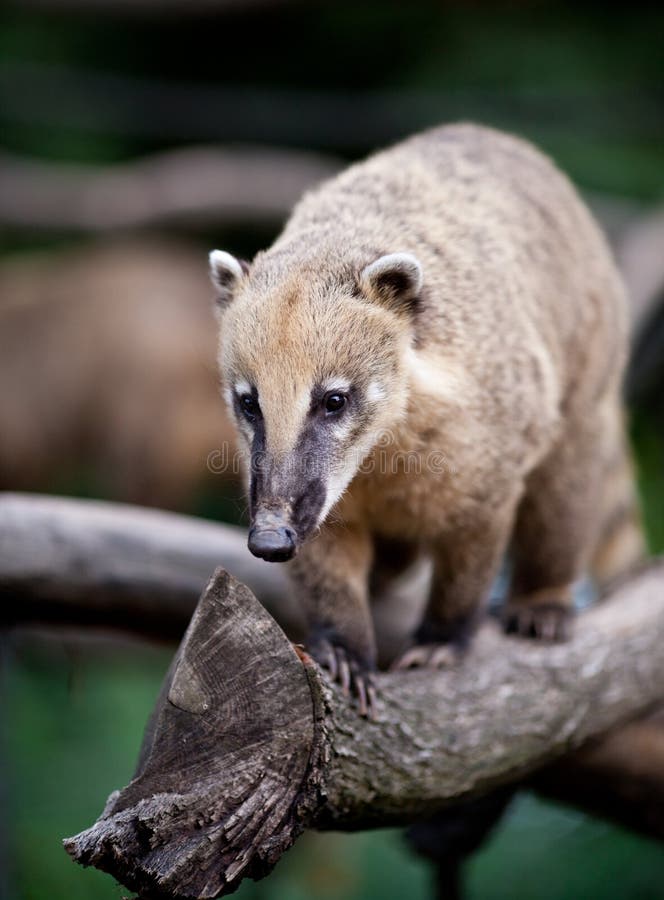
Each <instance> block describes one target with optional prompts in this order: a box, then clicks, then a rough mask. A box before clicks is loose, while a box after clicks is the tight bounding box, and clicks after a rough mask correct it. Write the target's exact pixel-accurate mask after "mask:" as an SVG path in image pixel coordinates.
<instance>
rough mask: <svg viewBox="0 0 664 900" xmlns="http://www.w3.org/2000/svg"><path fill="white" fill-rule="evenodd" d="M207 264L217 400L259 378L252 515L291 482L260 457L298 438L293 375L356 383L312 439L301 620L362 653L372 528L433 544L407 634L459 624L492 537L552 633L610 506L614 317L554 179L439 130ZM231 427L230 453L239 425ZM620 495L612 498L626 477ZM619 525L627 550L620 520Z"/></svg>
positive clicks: (619, 319)
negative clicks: (216, 267)
mask: <svg viewBox="0 0 664 900" xmlns="http://www.w3.org/2000/svg"><path fill="white" fill-rule="evenodd" d="M393 253H406V254H412V256H414V257H416V259H417V260H418V261H419V263H420V265H421V269H422V272H423V278H424V281H423V287H422V289H421V291H419V292H418V297H417V298H416V301H417V302H414V300H413V298H411V297H409V298H407V299H408V302H403V303H402V304H401V305H400V304H399V297H400V295H401V293H402V287H403V285H402V283H401V282H403V284H404V285H405V289H406V291H407V289H408V285H409V282H408V278H407V277H406V276H403V273H402V272H401V271H396V274H395V276H394V278H392V279H391V281H390V283H387V282H385V283H380V284H378V283H377V282H376V281H375V280H374V281H372V280H371V278H370V277H369V275H368V274H367V272H368V269H367V267H368V266H370V265H371V264H372V263H373V262H374V261H376V260H377V259H379V258H380V257H382V256H384V255H385V254H393ZM222 268H223V267H222ZM224 272H225V274H222V275H221V276H220V277H221V282H220V284H221V287H220V296H221V299H222V301H223V304H222V305H223V309H224V311H223V334H222V341H221V353H220V360H221V368H222V373H223V378H224V382H225V384H226V388H227V391H228V393H229V396H230V395H231V394H232V391H233V389H234V385H235V384H237V383H240V384H244V385H245V386H246V385H250V386H251V387H252V389H255V390H256V392H257V395H256V396H257V397H258V401H259V402H260V408H261V415H262V421H263V424H264V432H265V433H264V447H263V449H264V451H265V452H266V453H267V456H268V457H269V459H270V466H271V467H272V468H271V472H272V475H271V476H270V477H272V479H273V480H272V481H270V484H271V485H272V487H271V488H270V489H269V491H268V489H267V488H265V490H266V492H267V493H266V495H265V497H260V496H259V497H257V498H255V499H256V503H255V505H256V509H258V510H259V512H260V508H261V503H264V504H265V505H267V506H269V507H270V509H272V511H273V512H274V510H276V509H279V510H280V511H281V512H280V515H282V516H283V521H284V522H286V521H290V519H289V516H291V517H292V506H293V502H292V497H293V496H295V494H294V493H293V492H296V491H297V489H298V488H297V483H296V482H294V481H291V482H288V481H287V480H284V477H285V476H284V477H282V478H281V481H279V479H278V478H277V475H275V472H277V470H279V472H281V468H280V466H283V459H284V458H289V459H291V461H292V458H293V456H297V449H296V448H297V446H298V440H301V437H300V436H301V434H302V433H303V428H304V427H305V425H306V422H307V421H308V420H307V416H311V415H312V414H311V412H310V411H308V410H309V402H310V401H309V396H310V390H311V387H312V385H313V384H314V383H316V382H321V381H326V380H327V379H332V381H334V379H335V378H339V376H341V377H343V378H344V379H346V380H347V382H348V383H352V384H353V385H354V386H355V388H356V389H357V394H358V396H359V397H360V398H361V399H362V403H361V404H360V408H361V413H360V412H359V411H357V410H355V411H354V412H353V411H351V412H349V413H348V418H347V420H346V421H347V427H346V429H345V430H344V429H341V427H340V428H339V429H338V430H337V431H333V430H331V431H329V436H328V438H326V439H325V440H323V439H322V438H321V439H320V441H319V443H318V444H316V446H317V447H319V448H320V449H319V454H320V455H322V456H323V457H324V458H325V461H326V463H328V464H334V465H335V466H336V474H335V475H333V476H330V477H329V478H328V480H327V481H326V482H325V486H326V490H327V497H328V500H327V501H326V505H325V506H324V508H323V511H322V512H323V515H322V520H321V521H320V522H319V526H320V527H319V530H318V532H317V533H316V534H315V536H313V537H309V538H308V539H307V540H306V542H304V543H303V544H302V546H301V547H300V548H299V552H298V555H297V557H296V558H295V559H294V561H293V562H292V563H290V564H289V565H290V568H291V572H292V574H293V578H294V581H295V584H296V586H297V587H298V588H299V590H300V593H301V596H302V600H303V603H304V604H305V608H306V609H307V610H308V612H309V614H310V618H311V624H312V629H314V631H315V630H316V629H318V630H319V631H320V630H321V629H322V630H323V631H324V632H325V633H326V634H328V635H330V634H331V635H332V640H333V642H337V643H340V644H341V645H343V646H344V647H345V648H346V650H348V651H350V652H351V653H352V654H353V655H354V657H355V658H357V659H358V660H361V661H362V662H363V663H364V664H366V665H369V666H370V665H371V664H372V663H373V660H374V656H375V648H374V640H373V634H372V629H371V625H370V619H369V614H368V608H369V607H368V602H369V597H368V585H369V575H370V573H371V571H372V566H373V565H374V545H375V542H376V539H377V538H380V540H381V541H383V542H384V541H385V540H397V541H399V542H401V543H405V544H409V545H411V547H413V548H415V549H416V550H417V551H418V552H423V553H427V554H430V555H431V556H432V558H433V561H434V576H433V581H432V589H431V596H430V601H429V608H428V612H427V615H426V618H425V621H424V623H423V626H422V628H421V629H420V631H419V633H418V639H419V640H420V641H421V642H424V643H426V644H429V643H431V644H434V643H436V642H440V641H459V640H463V638H464V636H466V635H467V634H468V633H469V631H470V629H471V626H472V624H473V622H474V621H475V619H476V613H477V610H478V608H479V607H480V605H481V603H482V601H483V599H484V598H485V597H486V595H487V592H488V590H489V587H490V585H491V583H492V581H493V579H494V577H495V575H496V571H497V568H498V566H499V563H500V560H501V558H502V557H503V555H504V553H505V551H506V550H507V549H508V544H509V542H510V539H511V538H513V541H512V543H513V552H514V579H513V595H512V599H511V601H510V604H509V606H508V613H507V618H508V620H509V621H511V622H512V624H513V625H514V627H516V629H517V630H520V631H522V632H524V633H528V632H531V633H535V634H536V635H537V636H541V637H560V636H562V627H561V622H562V618H563V613H564V611H565V609H566V608H567V607H568V606H569V602H570V599H569V598H570V585H571V584H572V582H573V581H574V580H575V579H576V578H577V576H578V575H579V574H580V572H581V571H582V569H583V568H584V567H585V566H586V565H587V564H588V563H589V561H590V558H591V555H592V553H593V549H594V546H595V544H596V542H597V538H598V534H599V531H600V528H601V524H602V521H606V520H607V516H608V513H607V512H606V510H603V509H602V496H603V492H604V490H605V486H606V484H607V478H610V477H611V476H610V474H609V469H610V466H611V463H610V460H611V458H612V457H613V458H615V457H616V455H618V456H620V457H621V458H624V449H623V448H624V438H623V434H622V427H618V426H617V425H616V423H617V421H618V418H619V406H620V400H619V390H620V382H621V376H622V372H623V367H624V363H625V356H626V337H627V317H626V309H625V298H624V292H623V287H622V284H621V282H620V279H619V277H618V275H617V273H616V270H615V267H614V265H613V262H612V260H611V258H610V254H609V251H608V249H607V246H606V243H605V241H604V239H603V237H602V235H601V234H600V232H599V230H598V228H597V226H596V225H595V223H594V221H593V220H592V218H591V216H590V214H589V213H588V211H587V210H586V208H585V207H584V205H583V204H582V203H581V202H580V200H579V198H578V196H577V194H576V193H575V191H574V189H573V188H572V186H571V184H570V182H569V181H568V180H567V179H566V178H565V176H564V175H562V174H561V172H560V171H558V169H556V168H555V167H554V166H553V164H552V163H551V162H550V161H549V160H548V159H547V158H546V157H544V156H543V155H542V154H541V153H539V152H538V151H537V150H535V149H534V148H533V147H531V146H530V145H528V144H527V143H525V142H523V141H521V140H518V139H516V138H514V137H510V136H507V135H504V134H501V133H499V132H496V131H493V130H490V129H487V128H482V127H479V126H475V125H466V124H462V125H453V126H447V127H443V128H438V129H435V130H432V131H429V132H426V133H424V134H421V135H418V136H415V137H414V138H412V139H410V140H408V141H405V142H404V143H401V144H399V145H397V146H395V147H393V148H391V149H388V150H386V151H384V152H382V153H379V154H377V155H375V156H373V157H371V158H370V159H368V160H367V161H366V162H363V163H360V164H358V165H355V166H352V167H351V168H350V169H348V170H347V171H346V172H344V173H343V174H341V175H340V176H338V177H337V178H335V179H333V180H331V181H329V182H326V183H325V184H323V185H322V186H321V187H320V188H318V189H317V190H314V191H312V192H311V193H309V194H307V195H306V196H305V197H304V198H303V200H302V201H301V202H300V203H299V204H298V206H297V207H296V209H295V211H294V212H293V214H292V216H291V218H290V220H289V222H288V223H287V225H286V227H285V229H284V231H283V233H282V234H281V236H280V237H279V239H278V240H277V241H276V243H275V244H274V245H273V247H272V248H270V249H269V250H268V251H266V252H264V253H261V254H259V255H258V256H257V257H256V259H255V261H254V263H253V265H252V266H251V269H250V271H249V274H242V276H239V275H238V277H237V279H235V280H234V281H233V283H232V284H231V285H230V286H229V284H228V281H227V279H226V276H227V274H228V273H227V271H226V270H224ZM402 299H403V298H402ZM231 300H232V302H230V301H231ZM413 306H414V307H415V308H414V309H413ZM353 417H354V418H353ZM239 425H240V430H241V432H242V433H243V435H244V438H245V448H246V451H247V455H249V451H250V447H251V445H252V441H254V447H255V446H256V444H255V438H254V436H253V431H252V426H251V425H250V424H249V423H247V422H246V421H244V420H243V419H242V416H239ZM312 427H313V426H312ZM317 427H318V426H317ZM323 428H324V426H323V425H321V426H320V429H323ZM384 432H388V433H389V439H387V440H384V439H381V437H380V435H381V434H382V433H384ZM316 433H319V432H316ZM320 433H321V434H323V433H324V432H323V431H322V430H321V431H320ZM350 450H356V451H357V454H356V457H355V461H354V462H353V463H352V464H351V463H348V464H347V465H346V468H345V469H344V472H343V473H342V474H339V470H340V469H341V468H343V463H342V461H343V460H345V459H346V458H347V454H348V452H349V451H350ZM432 454H433V456H434V457H435V459H436V464H435V465H433V464H432ZM277 458H279V459H281V460H282V462H281V463H280V462H276V461H275V460H277ZM360 459H363V460H364V465H363V466H362V469H361V470H360V471H357V467H358V464H359V461H360ZM418 459H419V461H420V466H419V470H418V471H416V472H414V471H413V469H417V468H418V467H417V465H416V464H417V461H418ZM367 469H370V470H371V471H366V470H367ZM623 474H624V469H623ZM275 479H276V480H275ZM266 484H267V482H266ZM275 484H280V485H281V487H280V488H277V487H274V485H275ZM294 485H295V486H294ZM344 488H345V490H344ZM289 491H290V492H291V494H290V495H289V496H290V497H291V499H290V500H289V499H288V497H287V496H286V494H288V492H289ZM617 493H618V495H619V497H618V499H617V501H616V502H617V503H625V502H626V500H629V501H630V502H631V498H632V488H631V481H630V479H629V478H624V477H623V479H622V481H621V484H620V487H619V490H618V491H617ZM267 494H269V496H267ZM330 498H331V500H333V502H332V503H331V502H330ZM614 505H615V504H614ZM258 514H259V513H257V515H258ZM631 531H632V534H637V535H638V531H635V529H633V528H632V529H631ZM626 540H627V541H628V542H629V540H633V544H634V545H633V547H632V550H631V551H630V554H631V553H632V551H633V552H634V554H636V553H637V552H640V550H641V543H640V537H637V538H627V539H626ZM637 544H638V547H637ZM538 611H539V612H538ZM432 658H433V657H431V655H429V657H427V655H426V654H425V655H423V656H422V655H421V656H419V657H417V658H415V657H413V661H415V662H427V661H431V659H432ZM438 658H442V657H438Z"/></svg>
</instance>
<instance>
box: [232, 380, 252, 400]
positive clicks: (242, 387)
mask: <svg viewBox="0 0 664 900" xmlns="http://www.w3.org/2000/svg"><path fill="white" fill-rule="evenodd" d="M235 394H236V395H237V396H238V397H241V396H242V395H243V394H251V385H250V384H249V382H248V381H244V380H242V381H236V382H235Z"/></svg>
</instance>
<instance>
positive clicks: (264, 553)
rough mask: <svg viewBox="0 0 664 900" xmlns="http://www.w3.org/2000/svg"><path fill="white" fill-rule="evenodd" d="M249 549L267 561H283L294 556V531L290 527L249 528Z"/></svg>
mask: <svg viewBox="0 0 664 900" xmlns="http://www.w3.org/2000/svg"><path fill="white" fill-rule="evenodd" d="M248 544H249V549H250V550H251V552H252V553H253V554H254V556H259V557H260V558H261V559H266V560H267V561H268V562H285V561H286V560H287V559H291V558H292V557H293V556H295V532H294V531H292V530H291V529H290V528H285V527H282V528H251V529H250V531H249V541H248Z"/></svg>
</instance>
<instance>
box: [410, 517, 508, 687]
mask: <svg viewBox="0 0 664 900" xmlns="http://www.w3.org/2000/svg"><path fill="white" fill-rule="evenodd" d="M515 505H516V503H515V501H509V502H506V503H504V504H503V505H502V506H501V507H498V509H497V510H496V509H495V508H492V509H491V510H487V517H485V518H483V519H481V520H479V521H476V522H474V523H473V525H472V527H470V526H466V527H457V528H455V529H453V530H452V529H451V530H450V531H449V532H447V533H446V534H444V535H442V536H441V538H440V539H439V541H438V542H437V543H436V545H435V546H434V547H433V548H432V550H433V577H432V581H431V590H430V594H429V602H428V606H427V609H426V612H425V615H424V618H423V620H422V623H421V624H420V626H419V628H418V629H417V631H416V632H415V636H414V637H415V646H413V647H411V648H410V649H409V650H407V651H406V652H405V653H404V654H403V656H401V657H400V659H398V660H397V661H396V663H394V665H393V668H397V669H407V668H411V667H414V666H427V667H429V668H441V667H443V666H446V665H449V664H452V663H454V662H455V661H456V659H457V658H458V656H459V653H460V652H462V651H463V650H464V649H465V647H466V646H467V644H468V642H469V640H470V638H471V637H472V635H473V632H474V631H475V628H476V626H477V624H478V622H479V619H480V613H481V612H482V610H483V609H484V607H485V604H486V601H487V599H488V594H489V591H490V589H491V586H492V584H493V582H494V580H495V577H496V575H497V573H498V569H499V567H500V563H501V560H502V558H503V555H504V553H505V549H506V545H507V542H508V540H509V535H510V532H511V530H512V520H513V515H514V508H515Z"/></svg>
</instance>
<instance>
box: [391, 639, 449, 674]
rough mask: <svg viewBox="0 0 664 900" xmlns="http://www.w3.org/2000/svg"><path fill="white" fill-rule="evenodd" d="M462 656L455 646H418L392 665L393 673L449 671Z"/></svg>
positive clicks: (407, 651)
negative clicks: (417, 670)
mask: <svg viewBox="0 0 664 900" xmlns="http://www.w3.org/2000/svg"><path fill="white" fill-rule="evenodd" d="M460 655H461V650H460V648H459V647H457V646H456V645H455V644H416V645H415V646H414V647H411V648H410V649H409V650H406V652H405V653H403V654H402V655H401V656H399V657H398V658H397V659H395V661H394V662H393V663H392V665H391V666H390V668H391V669H392V670H393V671H400V670H403V669H447V668H449V667H450V666H453V665H454V664H455V663H456V662H457V661H458V660H459V657H460Z"/></svg>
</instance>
